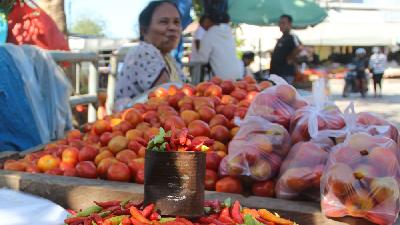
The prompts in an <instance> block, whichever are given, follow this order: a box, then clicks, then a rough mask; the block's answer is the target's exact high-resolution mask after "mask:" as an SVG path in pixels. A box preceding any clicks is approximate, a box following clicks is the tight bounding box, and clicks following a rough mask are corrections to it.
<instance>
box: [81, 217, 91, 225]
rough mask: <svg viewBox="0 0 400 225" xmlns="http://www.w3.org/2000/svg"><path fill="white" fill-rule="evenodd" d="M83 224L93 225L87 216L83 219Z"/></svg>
mask: <svg viewBox="0 0 400 225" xmlns="http://www.w3.org/2000/svg"><path fill="white" fill-rule="evenodd" d="M83 225H92V220H91V219H89V218H86V219H85V220H84V221H83Z"/></svg>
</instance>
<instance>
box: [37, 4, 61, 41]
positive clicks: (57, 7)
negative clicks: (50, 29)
mask: <svg viewBox="0 0 400 225" xmlns="http://www.w3.org/2000/svg"><path fill="white" fill-rule="evenodd" d="M37 3H38V4H39V6H40V8H42V9H43V10H44V11H45V12H46V13H47V14H48V15H49V16H50V17H51V18H52V19H53V20H54V22H55V23H56V24H57V27H58V29H60V31H61V32H63V33H64V34H67V22H66V18H65V11H64V0H40V1H37Z"/></svg>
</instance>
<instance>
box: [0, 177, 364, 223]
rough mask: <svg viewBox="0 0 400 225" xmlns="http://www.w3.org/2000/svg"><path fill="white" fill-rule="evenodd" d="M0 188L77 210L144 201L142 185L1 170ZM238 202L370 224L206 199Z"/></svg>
mask: <svg viewBox="0 0 400 225" xmlns="http://www.w3.org/2000/svg"><path fill="white" fill-rule="evenodd" d="M0 187H7V188H11V189H14V190H19V191H23V192H27V193H31V194H34V195H38V196H41V197H44V198H47V199H49V200H51V201H53V202H55V203H57V204H59V205H61V206H63V207H65V208H70V209H74V210H79V209H82V208H86V207H88V206H90V205H92V204H93V201H94V200H97V201H108V200H113V199H118V200H124V199H128V198H133V199H137V200H141V199H143V185H139V184H133V183H122V182H112V181H104V180H91V179H83V178H78V177H62V176H49V175H45V174H29V173H21V172H13V171H4V170H0ZM227 197H231V198H233V199H238V200H240V201H241V202H242V204H243V205H244V206H247V207H252V208H267V209H269V210H271V211H273V212H277V213H279V214H280V215H281V216H283V217H285V218H289V219H292V220H294V221H296V222H297V223H298V224H307V225H312V224H324V225H340V224H342V225H343V224H352V225H353V224H354V225H356V224H357V225H367V224H370V223H368V222H366V221H365V220H361V219H355V218H344V219H341V220H342V221H343V222H344V223H342V222H338V221H335V220H332V219H328V218H326V217H324V216H323V215H322V214H321V211H320V207H319V204H318V203H315V202H297V201H287V200H281V199H275V198H263V197H256V196H250V197H245V196H242V195H236V194H228V193H218V192H206V199H220V200H224V199H226V198H227Z"/></svg>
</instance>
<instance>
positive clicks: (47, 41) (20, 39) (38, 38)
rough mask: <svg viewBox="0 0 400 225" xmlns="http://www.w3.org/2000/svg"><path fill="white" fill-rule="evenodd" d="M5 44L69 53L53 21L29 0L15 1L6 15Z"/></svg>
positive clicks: (66, 44)
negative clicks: (6, 35) (25, 45)
mask: <svg viewBox="0 0 400 225" xmlns="http://www.w3.org/2000/svg"><path fill="white" fill-rule="evenodd" d="M7 42H9V43H14V44H17V45H22V44H30V45H36V46H39V47H41V48H43V49H49V50H65V51H69V47H68V41H67V40H66V38H65V36H64V34H63V33H62V32H61V31H60V30H59V29H58V28H57V25H56V24H55V22H54V21H53V19H51V17H50V16H49V15H47V14H46V13H45V12H44V11H43V10H42V9H41V8H40V7H39V6H37V5H36V4H35V3H34V2H33V1H29V0H28V1H23V2H22V1H19V0H17V1H16V3H15V5H14V8H13V9H12V11H11V12H10V14H9V15H8V37H7Z"/></svg>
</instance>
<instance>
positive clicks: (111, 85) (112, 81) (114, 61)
mask: <svg viewBox="0 0 400 225" xmlns="http://www.w3.org/2000/svg"><path fill="white" fill-rule="evenodd" d="M110 65H111V71H110V74H109V75H108V82H107V101H106V112H107V115H111V113H112V108H113V106H114V98H115V85H116V78H117V73H118V56H117V55H116V54H113V55H112V56H111V59H110Z"/></svg>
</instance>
